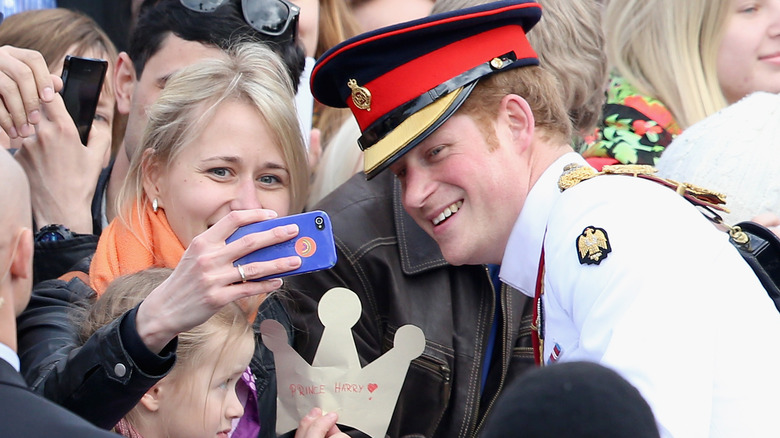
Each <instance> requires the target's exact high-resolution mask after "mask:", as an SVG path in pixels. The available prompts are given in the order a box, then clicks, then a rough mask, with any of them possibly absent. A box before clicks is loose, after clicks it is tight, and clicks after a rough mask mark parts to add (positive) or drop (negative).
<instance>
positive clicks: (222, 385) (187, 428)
mask: <svg viewBox="0 0 780 438" xmlns="http://www.w3.org/2000/svg"><path fill="white" fill-rule="evenodd" d="M229 330H230V329H229V328H225V327H223V328H222V329H220V330H219V331H218V332H215V333H212V335H214V336H210V339H209V340H208V341H207V342H206V344H205V345H204V346H203V347H202V348H203V354H200V355H199V356H200V358H202V359H203V360H200V361H198V363H197V364H191V363H188V364H183V367H182V369H179V370H176V369H174V371H173V373H176V374H172V375H171V376H169V377H170V378H166V379H167V381H166V379H163V381H161V382H160V384H161V391H162V393H163V397H162V398H161V399H160V404H159V411H158V416H157V417H158V419H159V421H158V423H159V424H156V426H155V427H154V428H150V429H153V430H144V431H142V432H144V436H147V434H149V435H150V436H160V437H166V438H179V437H181V438H215V437H217V438H227V436H228V433H229V432H230V430H231V428H232V421H233V420H234V419H236V418H240V417H241V416H242V415H243V413H244V407H243V404H242V403H241V401H240V400H239V398H238V395H237V393H236V383H237V382H238V381H239V379H240V378H241V374H242V373H243V372H244V370H246V368H247V367H248V366H249V361H250V360H251V358H252V354H253V352H254V338H253V337H252V336H251V335H249V336H242V337H241V338H239V339H234V340H233V342H231V343H230V344H228V345H224V344H225V340H226V335H227V332H228V331H229ZM176 366H177V367H179V366H180V365H179V364H177V365H176Z"/></svg>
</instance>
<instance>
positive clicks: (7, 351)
mask: <svg viewBox="0 0 780 438" xmlns="http://www.w3.org/2000/svg"><path fill="white" fill-rule="evenodd" d="M0 359H2V360H4V361H6V362H8V363H9V364H11V366H12V367H14V369H15V370H16V371H17V372H19V369H20V367H19V356H18V355H17V354H16V352H15V351H13V350H12V349H11V347H9V346H7V345H5V344H3V343H2V342H0Z"/></svg>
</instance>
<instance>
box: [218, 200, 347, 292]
mask: <svg viewBox="0 0 780 438" xmlns="http://www.w3.org/2000/svg"><path fill="white" fill-rule="evenodd" d="M288 224H297V225H298V228H299V230H300V232H299V233H298V235H297V236H295V237H294V238H292V239H290V240H288V241H286V242H282V243H277V244H276V245H272V246H268V247H265V248H261V249H259V250H257V251H254V252H252V253H249V254H247V255H245V256H243V257H241V258H240V259H238V260H236V261H235V262H233V265H245V264H247V263H252V262H260V261H268V260H274V259H278V258H281V257H289V256H296V255H297V256H300V257H301V266H300V267H299V268H298V269H295V270H293V271H288V272H283V273H281V274H275V275H269V276H267V277H262V278H258V279H257V280H256V281H260V280H268V279H271V278H278V277H287V276H290V275H297V274H303V273H306V272H314V271H319V270H322V269H329V268H332V267H333V266H334V265H335V264H336V259H337V257H336V244H335V242H334V240H333V227H332V226H331V223H330V217H328V214H327V213H325V212H324V211H319V210H315V211H309V212H306V213H301V214H294V215H291V216H284V217H279V218H275V219H270V220H267V221H263V222H255V223H253V224H249V225H244V226H243V227H240V228H239V229H238V230H236V232H235V233H233V234H232V235H231V236H230V237H228V238H227V240H225V242H226V243H230V242H233V241H234V240H237V239H240V238H241V237H244V236H246V235H247V234H250V233H257V232H259V231H265V230H270V229H271V228H275V227H278V226H281V225H288Z"/></svg>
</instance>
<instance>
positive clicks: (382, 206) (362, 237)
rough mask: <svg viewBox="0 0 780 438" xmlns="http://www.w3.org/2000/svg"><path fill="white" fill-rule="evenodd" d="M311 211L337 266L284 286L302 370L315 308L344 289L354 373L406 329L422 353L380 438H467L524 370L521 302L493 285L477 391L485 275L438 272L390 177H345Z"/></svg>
mask: <svg viewBox="0 0 780 438" xmlns="http://www.w3.org/2000/svg"><path fill="white" fill-rule="evenodd" d="M317 209H320V210H324V211H326V212H327V213H328V214H329V215H330V217H331V221H332V223H333V227H334V234H335V236H336V245H337V249H338V257H339V260H338V263H337V265H336V266H335V267H334V268H333V269H330V270H327V271H320V272H317V273H313V274H307V275H301V276H297V277H291V278H288V279H286V280H285V284H286V288H287V289H288V290H289V292H290V294H291V296H290V298H292V299H291V300H289V302H287V304H286V305H287V307H288V312H289V313H290V316H291V318H292V320H293V326H294V329H295V335H294V337H295V348H296V349H297V350H298V351H299V352H300V354H301V355H302V356H303V357H304V359H306V360H308V361H309V362H311V360H312V359H313V357H314V354H315V352H316V349H317V345H318V343H319V339H320V336H321V334H322V325H321V323H320V322H319V318H318V317H317V302H318V300H319V298H320V297H321V296H322V295H323V294H324V293H325V292H327V291H328V290H329V289H330V288H332V287H336V286H342V287H347V288H349V289H351V290H352V291H354V292H355V293H357V295H358V296H359V297H360V300H361V303H362V305H363V314H362V316H361V318H360V320H359V321H358V323H357V324H356V325H355V326H354V327H353V334H354V336H355V343H356V344H357V349H358V354H359V356H360V360H361V362H362V364H363V365H364V366H365V365H366V364H367V363H370V362H372V361H373V360H375V359H376V358H377V357H379V356H380V355H382V354H383V353H384V352H386V351H387V350H388V349H389V348H390V347H392V344H393V343H392V340H393V336H394V335H395V331H396V330H397V329H398V327H401V326H403V325H404V324H414V325H416V326H418V327H420V328H421V329H422V331H423V333H424V334H425V338H426V346H425V351H424V352H423V354H422V356H420V357H418V358H417V359H415V360H414V361H413V362H412V364H411V367H410V369H409V372H408V374H407V376H406V381H405V383H404V386H403V389H402V391H401V395H400V397H399V400H398V404H397V405H396V408H395V412H394V414H393V418H392V421H391V423H390V427H389V429H388V432H387V435H388V436H390V437H393V438H395V437H473V436H476V435H477V431H478V430H479V429H480V428H481V426H482V423H483V422H484V419H485V417H486V415H487V414H488V413H489V412H490V410H491V408H492V407H493V405H494V403H495V401H496V397H497V396H498V394H499V393H500V391H501V390H502V388H505V387H506V386H507V385H508V383H509V382H510V381H511V380H512V379H515V378H517V377H518V376H519V375H520V374H521V373H522V372H524V371H526V370H528V369H530V368H531V367H533V352H532V349H531V337H530V322H531V316H530V315H531V303H530V301H531V300H529V299H528V298H527V297H525V295H523V294H522V293H520V292H519V291H517V290H513V289H511V288H509V287H507V286H506V285H504V286H502V288H501V291H500V300H501V309H502V312H501V318H500V321H499V324H500V325H499V330H498V335H497V337H496V343H495V349H494V356H493V364H492V366H491V367H490V371H489V375H488V379H487V382H486V384H485V387H484V388H481V373H482V364H483V356H484V354H485V353H484V352H485V349H486V344H487V341H488V336H489V331H490V327H491V324H492V322H493V319H494V316H495V314H496V312H495V306H496V294H495V292H494V289H493V286H492V283H491V281H490V277H489V275H488V271H487V269H486V267H484V266H460V267H455V266H451V265H449V264H447V262H445V261H444V258H443V257H442V255H441V252H440V251H439V248H438V246H437V245H436V243H435V242H434V241H433V240H432V239H431V238H430V237H429V236H428V235H427V234H425V232H424V231H423V230H422V229H420V228H419V227H418V226H417V225H416V224H415V223H414V221H413V220H412V219H411V217H409V216H408V215H407V214H406V212H405V211H404V210H403V207H402V206H401V198H400V185H399V184H398V182H397V180H396V178H395V177H394V176H393V175H392V174H391V173H390V172H384V173H383V174H380V175H379V176H377V177H376V178H374V179H373V180H371V181H366V180H365V177H364V176H363V175H362V174H358V175H356V176H354V177H353V178H352V179H350V180H349V181H348V182H347V183H345V184H344V185H343V186H341V187H340V188H339V189H337V190H336V191H335V192H334V193H332V194H331V195H330V196H328V197H327V198H325V199H324V200H323V201H322V202H320V204H319V205H318V206H317ZM480 393H481V395H480ZM350 434H351V435H360V434H358V433H355V432H350Z"/></svg>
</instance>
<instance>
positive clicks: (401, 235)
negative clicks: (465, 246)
mask: <svg viewBox="0 0 780 438" xmlns="http://www.w3.org/2000/svg"><path fill="white" fill-rule="evenodd" d="M393 220H394V222H395V229H396V230H397V238H398V253H399V255H400V256H401V269H402V270H403V272H404V274H406V275H413V274H419V273H422V272H425V271H429V270H432V269H436V268H440V267H442V266H447V264H448V263H447V261H446V260H444V256H443V255H442V254H441V251H440V250H439V245H438V244H437V243H436V241H435V240H433V238H432V237H431V236H429V235H428V233H426V232H425V231H423V229H422V228H420V227H419V225H417V223H416V222H415V221H414V219H412V217H411V216H409V214H408V213H406V210H404V206H403V204H402V203H401V183H400V182H399V181H398V178H395V177H393Z"/></svg>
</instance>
